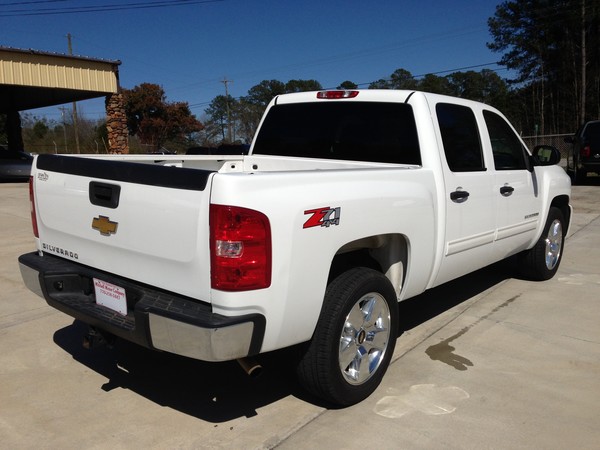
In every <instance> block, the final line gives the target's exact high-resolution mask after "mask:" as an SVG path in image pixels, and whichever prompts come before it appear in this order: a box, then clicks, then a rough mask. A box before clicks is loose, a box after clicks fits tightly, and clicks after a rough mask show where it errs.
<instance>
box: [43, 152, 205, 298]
mask: <svg viewBox="0 0 600 450" xmlns="http://www.w3.org/2000/svg"><path fill="white" fill-rule="evenodd" d="M212 173H213V172H211V171H207V170H201V169H186V168H178V167H166V166H162V165H153V164H144V163H132V162H123V161H107V160H98V159H90V158H78V157H69V156H54V155H40V156H38V157H37V158H36V164H35V166H34V170H33V172H32V174H33V176H34V192H35V203H36V206H37V211H36V213H37V222H38V228H39V236H40V238H39V248H40V249H41V250H42V251H43V252H47V253H51V254H53V255H58V256H61V257H64V258H66V259H70V260H73V261H76V262H78V263H81V264H84V265H88V266H91V267H94V268H97V269H100V270H103V271H107V272H111V273H118V274H120V275H121V276H124V277H127V278H130V279H132V280H136V281H139V282H142V283H148V284H152V285H153V286H156V287H159V288H162V289H165V290H168V291H172V292H176V293H179V294H182V295H186V296H190V297H193V298H198V299H200V300H203V301H209V300H210V299H209V293H210V256H209V248H208V246H209V243H208V236H209V222H208V211H209V207H208V204H209V200H210V189H209V186H210V184H209V182H210V180H211V176H212Z"/></svg>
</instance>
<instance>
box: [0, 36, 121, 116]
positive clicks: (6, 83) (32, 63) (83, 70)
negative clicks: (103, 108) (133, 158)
mask: <svg viewBox="0 0 600 450" xmlns="http://www.w3.org/2000/svg"><path fill="white" fill-rule="evenodd" d="M120 64H121V61H110V60H103V59H98V58H87V57H82V56H70V55H64V54H59V53H48V52H42V51H37V50H20V49H15V48H9V47H0V93H1V94H2V98H0V112H2V111H3V110H4V111H5V110H7V109H8V108H10V109H16V110H19V111H21V110H24V109H31V108H38V107H42V106H49V105H52V104H59V103H60V102H68V101H75V100H80V99H84V98H93V97H101V96H103V95H107V94H111V93H116V92H118V89H119V80H118V73H119V72H118V66H119V65H120ZM57 102H58V103H57Z"/></svg>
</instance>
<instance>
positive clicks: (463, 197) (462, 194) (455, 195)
mask: <svg viewBox="0 0 600 450" xmlns="http://www.w3.org/2000/svg"><path fill="white" fill-rule="evenodd" d="M468 198H469V193H468V192H467V191H454V192H450V200H452V201H453V202H454V203H462V202H466V201H467V199H468Z"/></svg>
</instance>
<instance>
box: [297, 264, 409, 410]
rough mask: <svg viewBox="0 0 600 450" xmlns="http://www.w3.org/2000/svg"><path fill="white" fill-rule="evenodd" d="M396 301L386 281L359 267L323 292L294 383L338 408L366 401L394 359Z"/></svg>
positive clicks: (336, 279)
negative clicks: (323, 295) (321, 304)
mask: <svg viewBox="0 0 600 450" xmlns="http://www.w3.org/2000/svg"><path fill="white" fill-rule="evenodd" d="M397 327H398V301H397V298H396V293H395V291H394V288H393V287H392V284H391V283H390V281H389V280H388V279H387V278H386V277H385V276H384V275H383V274H381V273H380V272H377V271H375V270H372V269H367V268H364V267H361V268H354V269H351V270H348V271H346V272H344V273H342V274H341V275H339V276H338V277H336V278H335V279H334V280H333V281H332V282H331V283H330V284H329V286H328V287H327V290H326V292H325V300H324V304H323V308H322V310H321V315H320V316H319V320H318V322H317V327H316V329H315V333H314V335H313V338H312V340H311V341H310V343H309V344H308V348H307V350H306V353H305V354H304V355H303V357H302V359H301V361H300V363H299V365H298V378H299V381H300V383H301V384H302V385H303V386H304V388H305V389H306V390H307V391H309V392H311V393H312V394H314V395H316V396H318V397H320V398H323V399H325V400H327V401H329V402H331V403H334V404H336V405H340V406H349V405H353V404H355V403H358V402H360V401H362V400H364V399H365V398H367V397H368V396H369V395H371V393H372V392H373V391H374V390H375V389H376V388H377V386H379V383H380V382H381V379H382V378H383V375H384V374H385V372H386V370H387V367H388V365H389V363H390V360H391V358H392V354H393V353H394V347H395V345H396V335H397Z"/></svg>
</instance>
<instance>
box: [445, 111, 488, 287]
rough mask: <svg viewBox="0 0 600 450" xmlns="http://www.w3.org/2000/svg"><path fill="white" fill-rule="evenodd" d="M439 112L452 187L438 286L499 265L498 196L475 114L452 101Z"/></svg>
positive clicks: (449, 188)
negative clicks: (495, 260)
mask: <svg viewBox="0 0 600 450" xmlns="http://www.w3.org/2000/svg"><path fill="white" fill-rule="evenodd" d="M435 112H436V115H437V119H438V120H437V121H438V124H439V132H440V136H441V138H442V144H443V149H444V156H445V158H444V161H443V173H444V184H445V189H446V198H445V208H446V224H445V225H446V233H445V245H444V255H443V258H442V263H441V266H440V270H439V272H438V277H437V279H436V281H435V285H438V284H441V283H444V282H446V281H449V280H451V279H454V278H456V277H459V276H461V275H464V274H466V273H469V272H471V271H473V270H475V269H478V268H480V267H483V266H485V265H487V264H489V263H491V262H492V261H493V257H494V256H493V245H494V237H495V229H496V221H495V220H496V217H495V213H494V204H495V201H496V196H495V194H494V189H493V188H494V179H493V176H492V174H491V173H490V172H489V170H488V167H487V164H486V161H485V158H484V152H483V149H482V141H481V136H480V133H479V126H478V122H477V119H476V115H475V112H474V111H473V110H472V109H471V108H470V107H468V106H464V105H457V104H451V103H437V104H436V105H435Z"/></svg>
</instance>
